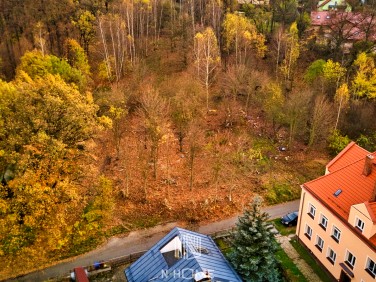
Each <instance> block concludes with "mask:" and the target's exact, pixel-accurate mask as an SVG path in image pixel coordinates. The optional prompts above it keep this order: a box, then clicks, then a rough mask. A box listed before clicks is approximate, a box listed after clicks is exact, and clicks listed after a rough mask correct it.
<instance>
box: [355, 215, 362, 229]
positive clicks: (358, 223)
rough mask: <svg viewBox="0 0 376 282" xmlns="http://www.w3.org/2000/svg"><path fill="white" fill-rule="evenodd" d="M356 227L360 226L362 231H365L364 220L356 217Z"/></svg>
mask: <svg viewBox="0 0 376 282" xmlns="http://www.w3.org/2000/svg"><path fill="white" fill-rule="evenodd" d="M355 227H356V228H358V229H359V230H360V231H362V232H363V229H364V221H362V220H361V219H359V218H356V220H355Z"/></svg>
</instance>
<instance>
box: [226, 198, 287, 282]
mask: <svg viewBox="0 0 376 282" xmlns="http://www.w3.org/2000/svg"><path fill="white" fill-rule="evenodd" d="M261 204H262V198H261V197H259V196H256V197H255V198H254V199H253V201H252V203H251V204H250V205H249V208H248V209H246V210H245V211H244V215H243V216H242V217H239V219H238V223H237V224H236V226H237V228H236V229H237V230H236V232H235V234H234V240H233V241H232V247H233V251H232V252H231V253H230V255H229V258H230V261H231V263H232V265H233V266H234V268H235V270H236V271H237V272H238V273H239V274H240V275H241V276H242V278H243V279H244V281H252V282H264V281H265V282H266V281H273V282H276V281H281V278H280V273H279V270H278V262H277V260H276V258H275V252H276V251H277V249H278V246H277V243H276V241H275V240H274V237H273V234H272V232H271V228H272V226H271V225H270V224H268V223H267V222H266V221H267V219H268V218H269V215H268V214H267V213H265V212H262V211H261Z"/></svg>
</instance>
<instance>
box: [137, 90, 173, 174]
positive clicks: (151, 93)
mask: <svg viewBox="0 0 376 282" xmlns="http://www.w3.org/2000/svg"><path fill="white" fill-rule="evenodd" d="M140 102H141V111H140V115H141V117H142V119H143V121H144V130H145V137H146V138H147V139H149V141H150V143H151V144H150V155H151V159H152V162H153V177H154V179H156V178H157V162H158V151H159V145H160V142H161V141H162V138H163V137H164V135H165V134H166V115H167V103H166V101H165V99H163V98H162V97H161V96H160V95H159V93H158V91H156V90H155V89H151V88H149V89H146V91H145V92H144V93H143V95H142V97H141V99H140Z"/></svg>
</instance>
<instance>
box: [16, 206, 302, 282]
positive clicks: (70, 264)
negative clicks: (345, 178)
mask: <svg viewBox="0 0 376 282" xmlns="http://www.w3.org/2000/svg"><path fill="white" fill-rule="evenodd" d="M298 209H299V200H296V201H292V202H287V203H283V204H279V205H275V206H268V207H265V208H264V209H263V211H265V212H267V213H268V214H269V215H270V218H271V219H274V218H278V217H281V216H283V215H285V214H286V213H289V212H292V211H296V210H298ZM237 219H238V215H237V216H234V217H232V218H229V219H225V220H221V221H217V222H213V223H209V224H206V225H203V226H199V227H198V228H197V229H196V230H195V231H197V232H199V233H203V234H212V233H215V232H218V231H221V230H225V229H230V228H232V227H234V226H235V223H236V221H237ZM176 226H178V223H176V222H172V223H168V224H164V225H158V226H155V227H153V228H149V229H144V230H138V231H134V232H130V233H129V235H128V236H126V237H114V238H110V239H109V240H108V241H107V242H106V243H105V244H104V245H102V246H101V247H99V248H97V249H95V250H93V251H91V252H88V253H86V254H83V255H80V256H78V257H74V258H70V259H68V260H66V261H63V262H59V263H58V264H56V265H54V266H51V267H48V268H46V269H43V270H39V271H36V272H32V273H30V274H27V275H25V276H22V277H18V278H17V279H14V280H9V281H30V282H38V281H45V280H48V279H49V278H53V277H61V276H67V275H69V271H70V270H72V269H73V268H74V267H77V266H88V265H92V264H94V262H98V261H108V260H110V259H113V258H117V257H121V256H125V255H129V254H131V253H136V252H140V251H144V250H148V249H150V248H151V247H152V246H153V245H154V244H155V243H157V242H158V241H159V240H160V239H162V238H163V237H164V236H165V235H166V234H167V233H168V232H169V231H170V230H171V229H173V228H174V227H176Z"/></svg>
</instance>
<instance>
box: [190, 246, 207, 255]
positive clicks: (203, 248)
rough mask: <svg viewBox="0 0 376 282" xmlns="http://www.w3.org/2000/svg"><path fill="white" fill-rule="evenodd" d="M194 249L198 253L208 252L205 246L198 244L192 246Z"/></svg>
mask: <svg viewBox="0 0 376 282" xmlns="http://www.w3.org/2000/svg"><path fill="white" fill-rule="evenodd" d="M194 249H195V251H196V252H197V253H200V254H204V255H208V254H209V251H208V249H207V248H205V247H198V246H194Z"/></svg>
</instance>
